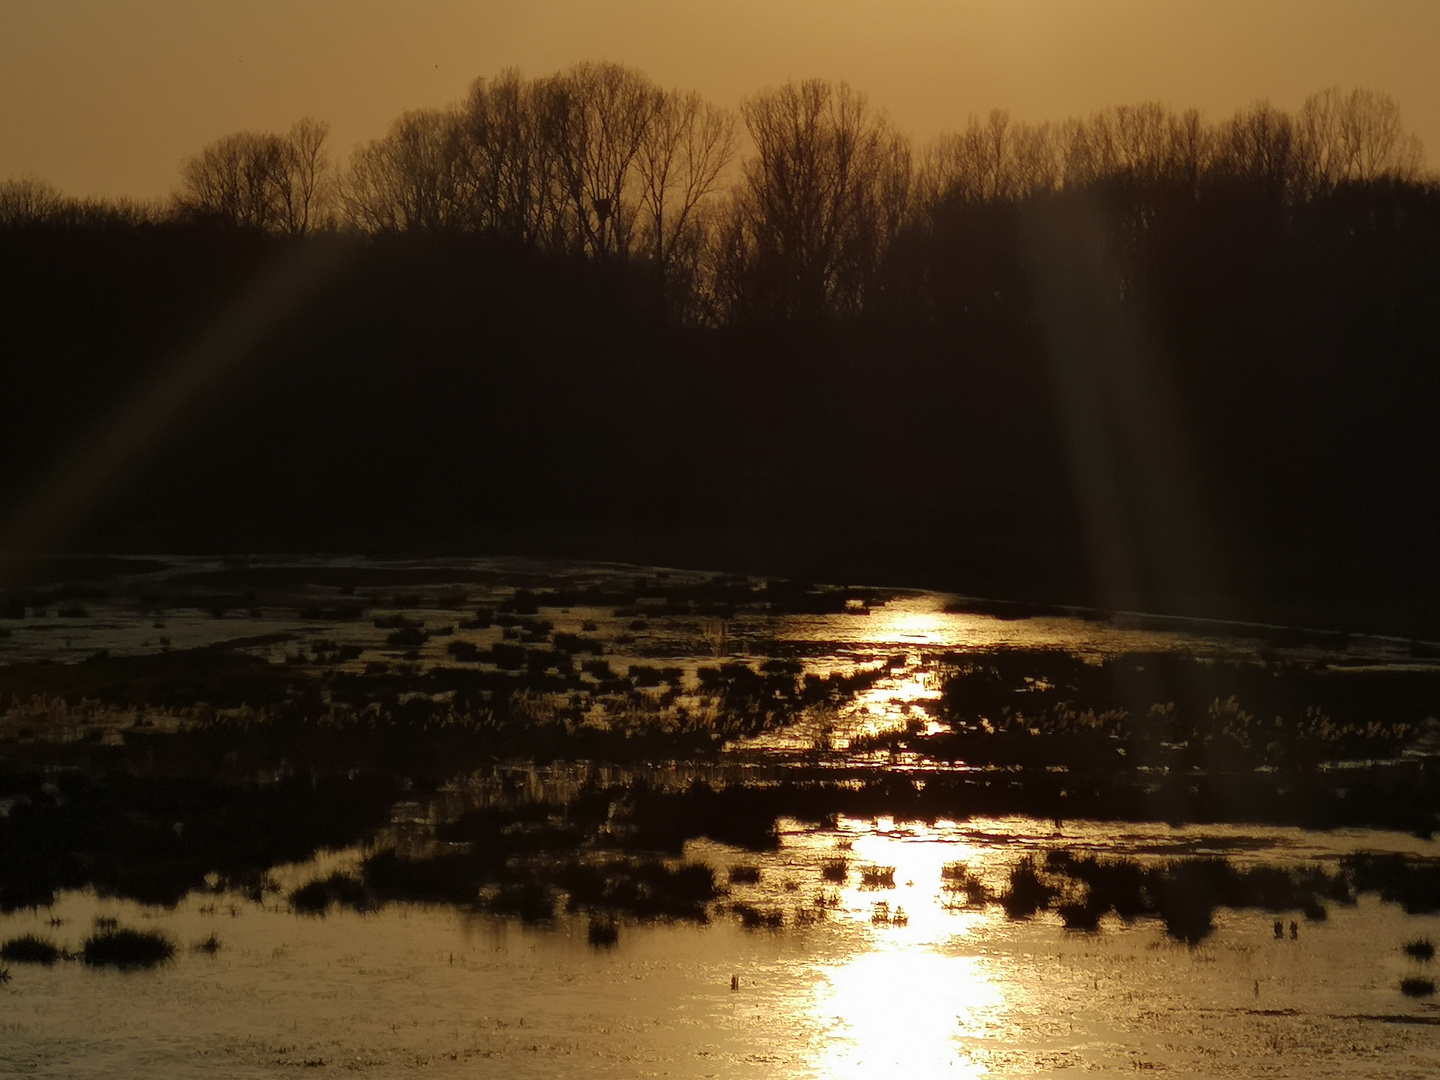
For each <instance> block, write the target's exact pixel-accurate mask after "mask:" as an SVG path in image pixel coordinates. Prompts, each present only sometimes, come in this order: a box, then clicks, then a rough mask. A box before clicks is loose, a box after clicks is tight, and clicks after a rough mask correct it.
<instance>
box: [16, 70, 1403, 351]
mask: <svg viewBox="0 0 1440 1080" xmlns="http://www.w3.org/2000/svg"><path fill="white" fill-rule="evenodd" d="M327 135H328V125H327V124H325V123H324V122H322V121H317V120H314V119H312V118H304V119H301V120H299V121H297V122H296V123H295V124H294V125H293V126H292V127H291V129H290V130H289V131H288V132H286V133H284V134H279V133H263V132H235V133H232V134H230V135H226V136H224V137H222V138H220V139H217V140H215V141H214V142H212V143H210V144H208V145H206V146H204V147H202V148H201V149H200V150H199V151H197V152H196V153H194V154H193V155H191V156H190V157H188V158H187V159H186V160H185V161H184V162H183V163H182V166H181V170H180V181H179V186H178V189H177V191H176V193H175V195H174V196H173V197H172V198H171V199H170V200H169V201H168V202H166V203H164V204H157V205H153V206H145V205H141V204H136V203H124V202H122V203H102V202H96V201H83V200H71V199H65V198H62V197H61V196H60V195H59V193H58V192H56V191H55V190H54V189H53V188H51V187H49V186H48V185H46V184H44V183H42V182H39V181H36V180H34V179H30V178H22V179H19V180H10V181H7V182H5V183H3V184H0V225H14V224H18V223H25V222H44V221H48V222H70V223H77V224H84V223H87V222H89V223H96V222H111V223H114V222H121V223H130V224H141V223H147V222H156V221H164V220H169V221H182V222H205V223H212V224H223V225H226V226H232V227H237V228H251V229H258V230H264V231H267V232H271V233H282V234H297V235H303V234H308V233H313V232H317V231H350V232H360V233H368V234H377V233H389V232H410V231H437V230H446V231H454V232H459V233H466V234H474V235H479V236H484V237H487V238H491V239H493V240H495V241H497V242H501V243H504V244H506V245H509V246H511V247H513V248H514V249H516V250H517V251H526V252H535V253H546V254H552V255H558V256H562V257H574V256H578V257H582V258H585V259H588V260H591V261H594V262H596V263H599V264H602V265H606V266H610V267H614V268H616V269H617V270H618V269H620V268H623V269H624V271H625V272H627V273H630V274H636V273H642V272H643V273H645V274H648V275H649V276H650V278H651V279H652V280H653V281H654V283H655V285H656V287H657V289H658V291H659V292H660V293H661V294H662V295H663V297H664V299H665V302H666V305H667V309H668V310H669V311H670V312H671V314H672V315H673V316H674V317H675V318H676V319H677V320H679V321H681V322H694V323H702V324H703V323H709V324H734V323H744V322H747V321H773V320H775V319H782V320H783V319H793V318H802V319H813V318H824V317H834V316H846V315H853V314H858V313H861V312H864V311H874V310H880V309H883V308H885V307H887V306H888V307H893V306H895V305H897V304H899V305H903V304H907V303H911V302H913V301H915V300H916V299H917V297H918V296H920V295H922V294H923V293H924V291H925V287H924V283H923V279H924V278H925V277H926V274H927V272H926V269H925V266H924V263H925V259H924V257H923V256H924V253H925V251H926V249H927V247H933V246H934V242H935V238H936V236H937V235H941V234H943V233H944V232H945V230H946V228H947V225H948V224H950V223H953V221H954V220H955V218H956V216H957V214H963V213H966V212H973V211H974V210H975V209H976V208H995V207H1007V206H1016V205H1031V206H1033V205H1036V204H1037V203H1042V202H1044V201H1045V200H1053V199H1056V198H1059V197H1065V196H1071V197H1073V196H1075V195H1077V194H1083V193H1086V192H1096V191H1106V192H1111V193H1114V192H1117V191H1118V192H1123V196H1124V199H1125V201H1126V202H1127V204H1128V205H1127V206H1126V207H1125V212H1124V213H1123V215H1121V216H1120V217H1119V218H1116V219H1114V220H1112V221H1110V222H1109V223H1108V224H1109V226H1110V230H1111V232H1112V233H1117V234H1116V235H1114V236H1113V237H1112V242H1113V243H1116V244H1118V245H1119V246H1120V248H1121V249H1122V250H1129V251H1131V252H1135V251H1139V250H1140V249H1142V248H1144V247H1145V245H1146V242H1147V234H1148V233H1150V232H1152V231H1153V230H1154V229H1155V227H1156V224H1157V222H1156V217H1157V214H1158V213H1159V208H1160V205H1161V204H1162V203H1165V204H1168V205H1172V206H1173V205H1174V204H1175V203H1176V202H1177V201H1181V202H1189V203H1199V202H1204V201H1206V200H1213V199H1231V200H1233V199H1235V198H1237V197H1241V196H1244V197H1247V198H1250V199H1254V200H1261V201H1268V202H1269V203H1271V204H1274V205H1283V206H1287V207H1298V206H1304V205H1306V204H1308V203H1311V202H1314V201H1315V200H1318V199H1324V198H1326V197H1328V196H1330V195H1332V194H1334V193H1335V192H1336V191H1339V190H1341V189H1344V188H1345V187H1347V186H1352V185H1357V184H1358V185H1372V184H1375V183H1380V182H1390V183H1403V184H1422V185H1423V184H1429V183H1430V182H1431V181H1430V178H1429V176H1428V175H1427V174H1426V173H1425V172H1424V171H1423V162H1424V155H1423V148H1422V147H1421V144H1420V141H1419V139H1418V138H1417V137H1416V136H1415V135H1413V134H1412V133H1410V132H1408V131H1407V130H1406V129H1405V127H1404V125H1403V123H1402V121H1401V117H1400V110H1399V107H1398V105H1397V104H1396V102H1395V101H1394V100H1393V99H1392V98H1390V97H1389V96H1388V95H1386V94H1383V93H1379V92H1376V91H1373V90H1368V89H1353V90H1350V91H1348V92H1345V91H1342V90H1340V89H1339V88H1331V89H1326V90H1322V91H1320V92H1318V93H1315V94H1312V95H1311V96H1310V97H1309V98H1307V99H1306V100H1305V102H1304V104H1303V105H1302V106H1301V108H1300V109H1299V110H1298V111H1296V112H1294V113H1291V112H1287V111H1285V110H1283V109H1279V108H1276V107H1274V106H1272V105H1270V104H1269V103H1268V102H1263V101H1262V102H1258V103H1256V104H1254V105H1252V106H1249V107H1247V108H1243V109H1240V110H1238V111H1237V112H1236V113H1235V114H1234V115H1233V116H1231V117H1229V118H1227V119H1224V120H1221V121H1218V122H1212V121H1208V120H1206V119H1205V118H1204V117H1202V116H1201V115H1200V114H1199V113H1198V112H1197V111H1195V110H1186V111H1181V112H1177V111H1175V110H1173V109H1171V108H1169V107H1167V106H1164V105H1161V104H1159V103H1157V102H1147V103H1143V104H1139V105H1134V106H1117V107H1113V108H1109V109H1105V110H1102V111H1099V112H1096V113H1094V114H1092V115H1090V116H1087V117H1072V118H1070V119H1067V120H1064V121H1061V122H1058V123H1051V122H1042V123H1032V122H1025V121H1020V120H1016V119H1013V118H1012V117H1011V116H1010V114H1009V112H1008V111H1006V110H1003V109H996V110H993V111H991V112H990V113H989V114H988V115H987V116H984V117H981V116H978V115H972V116H971V117H970V118H969V121H968V123H967V125H966V126H965V127H964V128H963V129H962V130H959V131H955V132H951V133H948V134H944V135H942V136H940V137H939V138H937V139H935V140H933V141H932V142H931V143H929V144H928V145H926V146H924V147H916V146H915V145H914V144H913V142H912V140H911V139H910V138H909V137H908V136H906V135H905V134H903V133H902V132H899V131H897V130H896V129H895V128H894V126H893V125H892V124H891V123H890V121H889V120H888V119H887V117H886V116H885V114H884V113H883V112H881V111H879V110H877V109H876V108H874V107H873V106H872V105H871V104H870V103H869V101H868V100H867V99H866V97H865V95H864V94H862V93H860V92H859V91H857V90H855V89H853V88H852V87H850V86H848V85H847V84H845V83H843V82H841V83H834V82H828V81H824V80H818V79H812V80H807V81H802V82H793V81H792V82H789V83H786V84H785V85H783V86H780V87H776V88H770V89H766V90H762V91H760V92H758V93H756V94H753V95H751V96H750V97H747V98H746V99H744V100H743V101H742V102H741V104H740V107H739V110H738V114H737V113H734V112H732V111H730V110H727V109H723V108H719V107H717V106H715V105H713V104H710V103H708V102H706V101H704V100H703V99H702V98H701V97H700V95H699V94H697V93H694V92H685V91H681V90H666V89H664V88H662V87H660V86H658V85H656V84H655V83H654V82H653V81H651V80H650V79H649V78H647V77H646V76H645V75H643V74H642V73H640V72H638V71H635V70H633V69H631V68H627V67H624V66H622V65H619V64H614V63H582V64H577V65H575V66H573V67H571V68H569V69H567V70H565V71H561V72H559V73H557V74H554V75H550V76H546V77H542V78H525V77H523V76H522V75H521V74H520V73H519V72H518V71H514V70H510V71H506V72H503V73H501V74H500V75H498V76H495V77H493V78H480V79H477V80H476V81H475V83H474V84H473V85H472V86H471V88H470V90H469V93H468V94H467V96H466V97H465V99H464V100H462V101H459V102H456V103H453V104H451V105H448V106H446V107H444V108H438V109H417V110H412V111H409V112H406V113H404V114H403V115H402V116H400V117H399V118H397V119H396V120H395V122H394V123H393V124H392V125H391V127H390V129H389V131H388V132H387V133H386V134H385V135H383V136H381V137H380V138H378V139H374V140H371V141H370V142H367V143H365V144H363V145H360V146H357V147H356V148H355V149H354V151H353V153H352V154H351V155H350V159H349V161H348V163H346V164H345V165H344V166H343V167H342V166H337V164H336V163H335V162H334V160H333V159H332V157H331V154H330V151H329V148H328V147H327ZM742 144H743V146H744V148H745V150H744V152H743V153H741V152H740V148H741V146H742ZM1112 201H1113V199H1112Z"/></svg>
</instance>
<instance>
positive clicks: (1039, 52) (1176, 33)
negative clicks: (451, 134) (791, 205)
mask: <svg viewBox="0 0 1440 1080" xmlns="http://www.w3.org/2000/svg"><path fill="white" fill-rule="evenodd" d="M1437 54H1440V0H729V2H728V3H726V4H724V5H720V4H714V3H704V4H702V3H696V2H692V0H610V2H605V0H0V178H4V177H9V176H17V175H22V174H26V173H29V174H34V175H36V176H38V177H40V178H42V179H45V180H49V181H50V182H51V183H53V184H55V185H57V186H58V187H59V188H61V189H62V190H63V191H65V192H66V193H67V194H72V195H101V196H122V195H129V196H135V197H140V198H152V197H159V196H163V195H166V194H167V193H168V192H169V191H170V190H171V189H172V188H173V186H174V184H175V182H176V178H177V175H178V167H179V163H180V160H181V159H182V158H183V157H184V156H185V155H186V154H188V153H191V152H193V151H194V150H196V149H198V148H199V147H200V146H202V145H203V144H205V143H206V142H208V141H210V140H211V139H214V138H216V137H218V136H220V135H223V134H225V133H227V132H231V131H237V130H242V129H253V130H273V131H283V130H285V129H286V128H288V127H289V125H290V123H291V121H293V120H295V119H297V118H299V117H301V116H306V115H309V116H315V117H318V118H320V119H324V120H328V121H330V123H331V147H332V152H333V153H334V155H335V157H336V158H337V159H339V160H342V161H343V159H345V158H346V157H348V155H349V151H350V148H351V147H353V146H354V145H355V144H356V143H359V142H362V141H364V140H366V139H370V138H373V137H375V136H376V135H379V134H381V133H382V132H383V131H384V130H385V128H386V127H387V126H388V125H389V123H390V121H391V120H392V119H393V118H394V117H395V116H396V115H398V114H399V113H400V112H401V111H403V110H405V109H409V108H417V107H421V106H435V105H442V104H444V103H446V102H447V101H450V100H453V99H456V98H458V97H460V96H461V95H462V94H463V93H464V91H465V88H466V86H467V84H468V83H469V82H470V81H471V80H472V79H474V78H475V77H476V76H477V75H491V74H494V73H496V72H497V71H499V70H501V69H503V68H505V67H510V66H515V67H519V68H520V69H521V70H522V71H523V72H524V73H525V74H526V75H544V74H548V73H550V72H552V71H555V70H558V69H560V68H562V67H564V66H566V65H568V64H570V63H573V62H575V61H577V60H585V59H592V60H614V61H619V62H622V63H625V64H629V65H632V66H634V67H637V68H639V69H640V70H642V71H644V72H645V73H646V74H648V75H649V76H651V77H652V78H653V79H655V80H656V81H657V82H659V83H661V84H662V85H666V86H680V87H684V88H687V89H696V90H699V91H700V92H701V93H702V94H704V95H705V96H706V97H707V98H709V99H710V100H712V101H715V102H717V103H719V104H725V105H735V104H737V103H738V102H739V100H740V98H741V97H743V96H744V95H745V94H747V93H750V92H753V91H754V90H757V89H760V88H762V87H764V86H767V85H774V84H778V83H781V82H784V81H785V80H786V79H789V78H806V77H810V76H821V77H826V78H834V79H846V80H848V81H850V82H851V83H852V84H854V85H855V86H857V87H858V88H860V89H862V90H864V91H866V92H867V93H868V94H869V95H870V98H871V100H872V102H874V103H875V104H876V105H878V106H881V107H882V108H884V109H886V110H887V111H888V112H889V113H890V115H891V117H892V118H893V119H894V121H895V122H896V124H897V125H898V126H899V127H900V128H902V129H903V130H906V131H908V132H910V133H911V134H912V135H914V136H916V138H917V139H920V140H924V139H927V138H929V137H931V136H933V135H935V134H937V133H938V132H940V131H943V130H947V129H950V128H956V127H960V126H962V125H963V124H964V122H965V119H966V117H967V116H968V115H969V114H970V113H972V112H982V113H983V112H986V111H988V110H989V109H990V108H992V107H994V106H997V105H998V106H1004V107H1008V108H1010V109H1011V111H1012V112H1013V114H1014V115H1015V116H1017V117H1019V118H1023V119H1028V120H1046V119H1060V118H1063V117H1065V116H1068V115H1072V114H1077V113H1087V112H1089V111H1091V110H1094V109H1097V108H1101V107H1103V106H1106V105H1115V104H1122V103H1127V102H1135V101H1142V100H1148V99H1157V100H1160V101H1162V102H1165V103H1167V104H1170V105H1173V106H1175V107H1176V108H1185V107H1190V106H1194V107H1197V108H1199V109H1201V110H1202V111H1203V112H1204V113H1205V114H1206V115H1207V116H1208V117H1209V118H1211V119H1219V118H1221V117H1224V116H1227V115H1229V114H1230V113H1231V112H1233V111H1234V110H1235V109H1236V108H1239V107H1240V106H1243V105H1247V104H1249V103H1251V102H1253V101H1255V100H1256V99H1259V98H1268V99H1270V100H1271V101H1272V102H1273V103H1275V104H1276V105H1279V106H1281V107H1283V108H1291V109H1293V108H1296V107H1298V106H1299V105H1300V103H1301V101H1303V100H1304V98H1305V96H1306V95H1307V94H1309V93H1310V92H1311V91H1314V90H1317V89H1320V88H1322V87H1325V86H1330V85H1341V86H1345V87H1349V86H1355V85H1361V86H1369V87H1372V88H1374V89H1377V90H1384V91H1386V92H1388V93H1390V94H1391V95H1392V96H1393V97H1394V98H1395V99H1396V100H1397V101H1399V103H1400V106H1401V109H1402V113H1403V116H1404V118H1405V121H1406V123H1407V126H1408V127H1410V129H1411V130H1413V131H1415V132H1416V133H1418V134H1419V135H1420V137H1421V138H1422V139H1424V140H1425V143H1426V146H1427V150H1428V162H1429V164H1430V166H1431V167H1432V168H1433V167H1434V166H1435V165H1436V164H1437V163H1440V77H1437V76H1436V70H1437V60H1436V56H1437Z"/></svg>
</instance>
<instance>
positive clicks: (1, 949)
mask: <svg viewBox="0 0 1440 1080" xmlns="http://www.w3.org/2000/svg"><path fill="white" fill-rule="evenodd" d="M61 955H62V953H61V952H60V947H59V946H58V945H56V944H55V943H54V942H53V941H49V940H48V939H46V938H42V937H37V936H36V935H34V934H22V935H21V936H20V937H14V938H11V939H10V940H9V941H7V942H5V944H3V945H0V960H8V961H10V962H11V963H14V964H43V965H44V966H46V967H50V966H51V965H52V964H54V963H55V962H56V961H57V960H59V959H60V957H61Z"/></svg>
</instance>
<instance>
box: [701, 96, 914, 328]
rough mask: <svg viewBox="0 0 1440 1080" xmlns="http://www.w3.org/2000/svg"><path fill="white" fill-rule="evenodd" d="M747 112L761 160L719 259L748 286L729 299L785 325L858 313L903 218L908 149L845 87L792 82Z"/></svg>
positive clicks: (739, 199) (741, 194)
mask: <svg viewBox="0 0 1440 1080" xmlns="http://www.w3.org/2000/svg"><path fill="white" fill-rule="evenodd" d="M741 112H742V114H743V116H744V118H745V124H746V127H747V128H748V130H749V132H750V137H751V139H752V141H753V142H754V144H755V150H756V153H755V156H753V157H751V158H750V159H748V160H747V161H746V162H745V163H744V166H743V170H742V174H743V175H742V180H741V184H740V187H739V190H738V191H737V193H736V197H735V200H734V203H733V210H732V221H731V222H730V224H729V225H728V226H727V232H726V239H725V242H724V244H723V245H722V249H723V250H724V251H726V252H728V255H726V256H725V259H724V262H725V265H726V266H727V267H728V271H727V272H729V273H731V274H735V273H739V274H741V275H742V276H743V277H744V279H745V281H746V282H748V288H740V289H739V290H738V292H737V289H736V287H735V286H733V285H732V286H731V287H729V289H728V291H729V292H730V293H731V294H732V295H733V296H737V297H738V296H740V295H742V294H743V295H746V296H748V299H744V300H742V301H741V302H742V303H743V304H744V305H746V306H748V307H749V308H750V309H751V310H755V311H764V312H765V313H767V314H770V315H778V316H782V317H793V316H815V315H822V314H826V313H833V312H848V311H855V310H858V309H860V308H861V307H863V306H864V304H865V302H866V300H867V299H868V295H867V294H868V293H869V292H870V291H871V290H872V289H873V287H875V286H876V285H877V283H878V271H879V267H880V262H881V259H882V257H883V254H884V251H885V249H886V247H887V245H888V242H889V240H890V239H891V237H892V236H893V229H894V228H895V227H896V226H897V223H898V222H899V220H900V219H901V218H902V217H903V212H904V201H905V200H906V199H907V198H908V195H909V186H910V176H911V160H910V150H909V144H908V141H907V140H906V139H904V138H903V137H901V136H899V135H897V134H896V133H894V132H893V131H891V130H890V127H889V125H888V124H887V123H886V121H885V119H884V118H883V117H882V116H878V115H876V114H874V113H872V112H871V111H870V109H869V106H868V104H867V102H866V100H865V98H864V96H863V95H861V94H858V93H856V92H855V91H853V90H851V89H850V87H849V86H847V85H846V84H844V83H840V84H838V85H834V84H831V83H828V82H824V81H822V80H818V79H816V80H810V81H807V82H803V83H793V82H792V83H787V84H786V85H784V86H782V87H780V88H779V89H778V90H768V91H765V92H763V93H761V94H758V95H756V96H755V97H752V98H749V99H747V100H746V101H745V102H744V103H743V104H742V106H741Z"/></svg>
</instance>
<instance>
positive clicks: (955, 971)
mask: <svg viewBox="0 0 1440 1080" xmlns="http://www.w3.org/2000/svg"><path fill="white" fill-rule="evenodd" d="M825 974H826V981H825V983H824V984H823V985H822V986H821V987H820V988H819V990H818V992H817V994H816V997H815V1001H814V1003H813V1005H812V1008H813V1010H814V1013H815V1016H816V1018H817V1020H819V1021H820V1022H821V1023H822V1024H824V1023H827V1022H828V1027H826V1028H825V1034H824V1037H823V1045H822V1048H821V1050H820V1053H819V1055H818V1058H817V1060H816V1062H815V1069H816V1072H817V1073H818V1074H819V1075H820V1076H825V1077H836V1078H840V1077H870V1076H879V1075H891V1076H899V1075H904V1076H910V1077H929V1076H940V1075H944V1076H983V1075H984V1074H985V1073H986V1072H988V1070H987V1069H986V1067H985V1066H984V1064H983V1063H982V1062H981V1061H980V1059H979V1056H978V1055H977V1053H976V1048H975V1047H974V1046H972V1042H977V1041H978V1040H980V1039H982V1038H983V1037H984V1035H985V1034H986V1032H987V1031H989V1030H991V1029H993V1028H995V1027H997V1026H999V1025H1000V1024H1002V1023H1003V1009H1002V1006H1003V1004H1004V998H1003V995H1002V994H1001V992H1000V989H999V987H997V986H996V985H995V984H994V983H993V982H992V981H991V980H990V978H989V976H988V975H987V974H986V972H985V969H984V965H983V962H982V961H981V960H980V959H978V958H976V957H973V956H945V955H942V954H940V953H938V952H935V951H934V950H933V949H932V948H930V947H929V946H928V945H920V946H900V947H890V948H880V949H877V950H876V951H874V952H869V953H862V954H860V955H858V956H855V957H853V958H851V959H850V960H847V961H846V962H844V963H841V964H838V965H836V966H835V967H833V968H830V969H828V970H827V971H826V972H825ZM880 1070H892V1071H888V1072H882V1071H880Z"/></svg>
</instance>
